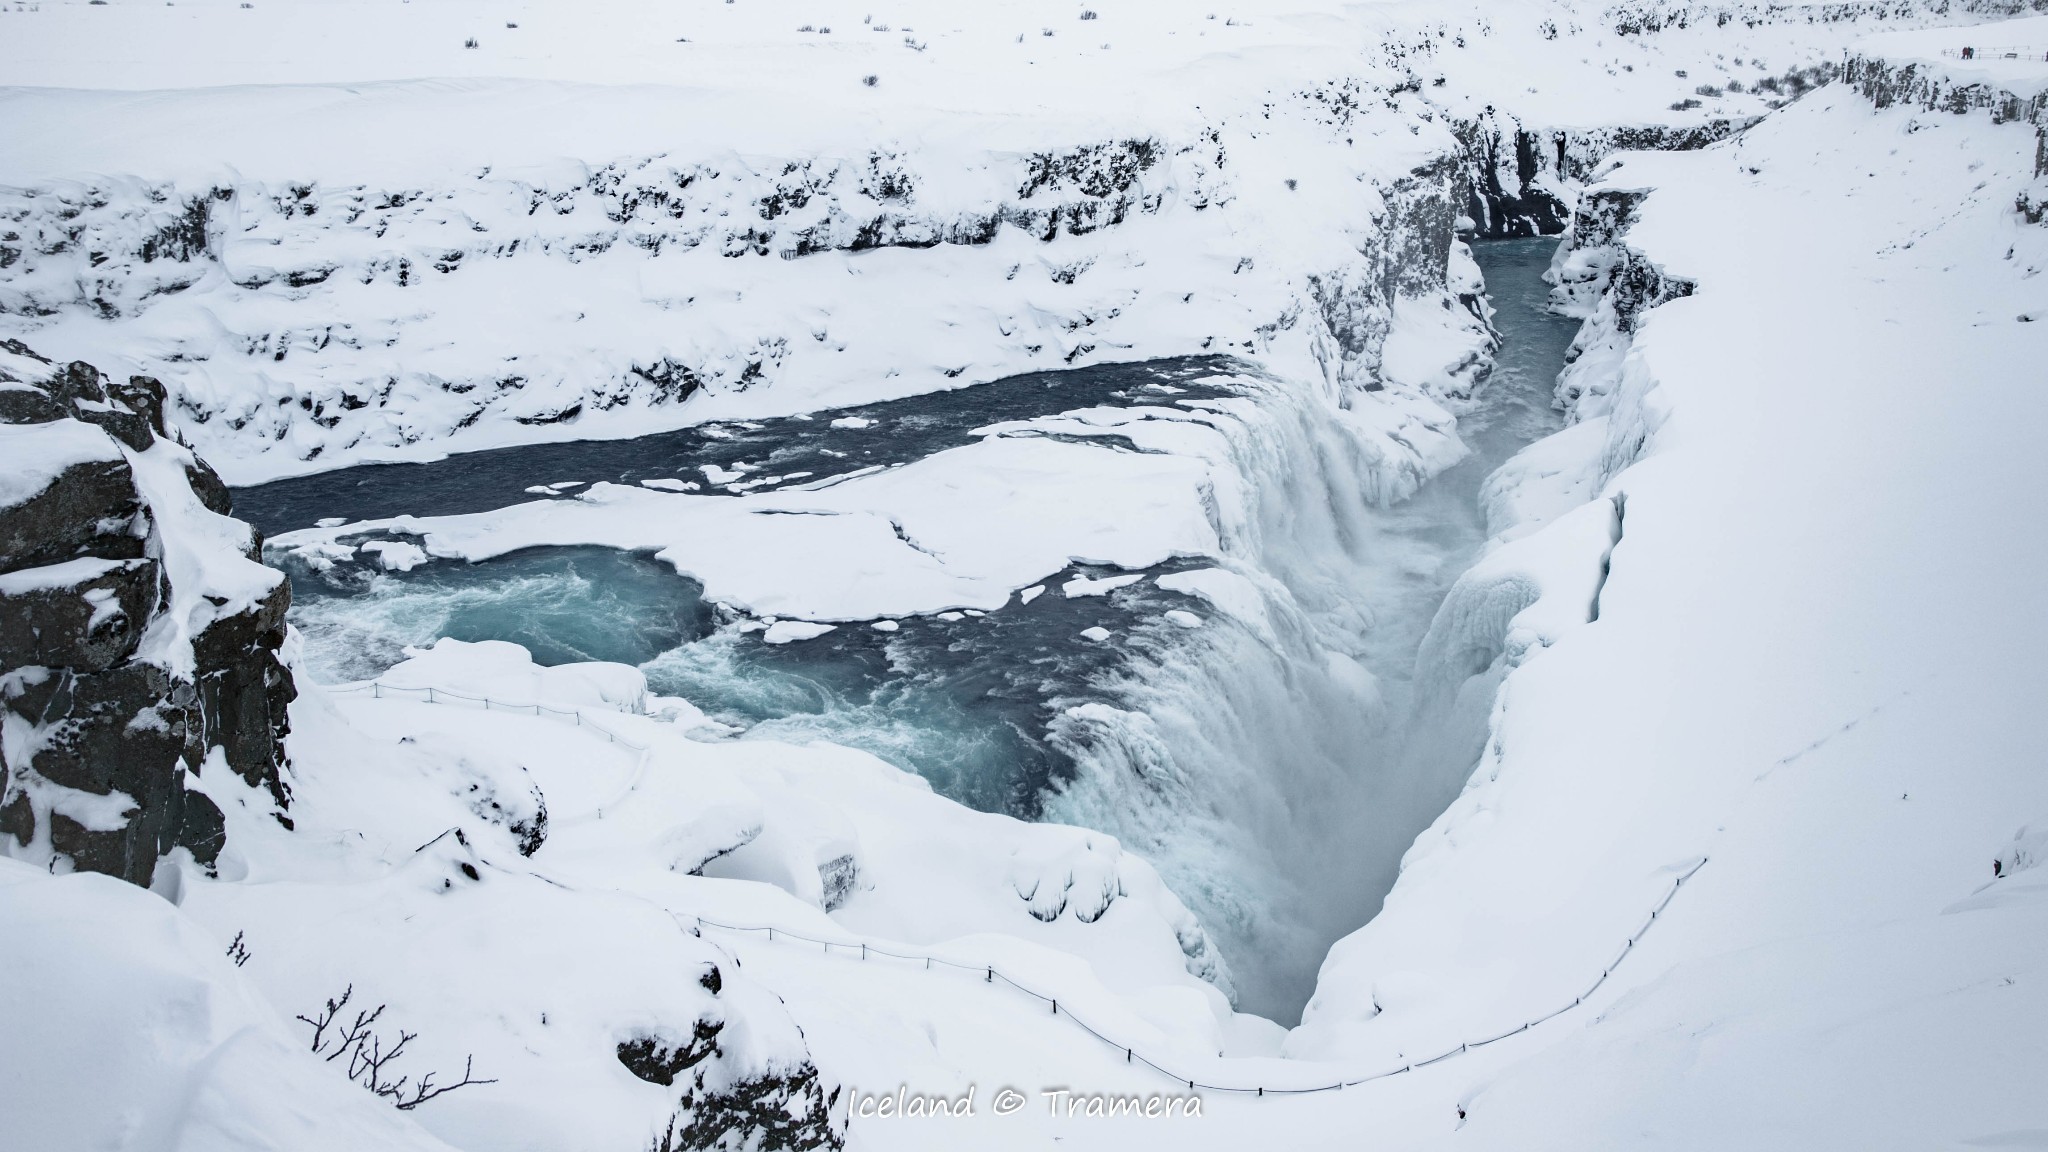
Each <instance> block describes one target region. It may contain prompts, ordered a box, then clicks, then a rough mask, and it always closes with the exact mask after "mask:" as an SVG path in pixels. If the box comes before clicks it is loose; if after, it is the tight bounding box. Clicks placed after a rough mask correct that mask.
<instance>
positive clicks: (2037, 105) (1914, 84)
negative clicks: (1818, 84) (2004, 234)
mask: <svg viewBox="0 0 2048 1152" xmlns="http://www.w3.org/2000/svg"><path fill="white" fill-rule="evenodd" d="M1842 78H1843V79H1844V80H1846V81H1847V82H1848V83H1849V84H1851V85H1853V86H1854V87H1855V88H1856V90H1857V91H1859V92H1861V93H1863V96H1864V98H1865V99H1867V100H1869V101H1870V102H1871V103H1872V104H1875V105H1877V106H1878V107H1879V108H1890V107H1892V106H1893V105H1898V104H1903V105H1908V106H1911V107H1916V108H1922V109H1925V110H1926V111H1929V112H1949V113H1953V114H1955V115H1958V116H1960V115H1962V114H1964V113H1966V112H1971V111H1985V112H1989V113H1990V114H1991V121H1992V123H1994V124H2008V123H2011V122H2013V121H2015V120H2017V121H2020V122H2021V123H2025V124H2031V125H2033V126H2034V175H2035V176H2036V177H2041V176H2048V92H2035V93H2033V94H2031V95H2028V96H2016V95H2014V94H2013V93H2012V92H2010V91H2007V90H2006V89H2003V88H1994V87H1992V86H1991V85H1989V84H1958V83H1957V82H1956V81H1954V80H1952V79H1950V78H1949V77H1947V76H1945V75H1943V74H1942V73H1941V72H1939V71H1938V70H1934V69H1929V68H1923V67H1921V66H1919V65H1917V64H1894V63H1892V62H1890V61H1888V60H1883V59H1879V58H1876V57H1870V56H1856V57H1852V58H1851V59H1850V60H1849V62H1848V63H1847V64H1845V65H1843V68H1842ZM2019 210H2020V211H2021V212H2026V211H2027V209H2026V206H2025V205H2024V204H2022V205H2021V206H2020V209H2019ZM2033 222H2035V223H2039V216H2038V215H2036V216H2034V217H2033Z"/></svg>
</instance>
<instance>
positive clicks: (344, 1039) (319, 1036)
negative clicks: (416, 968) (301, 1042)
mask: <svg viewBox="0 0 2048 1152" xmlns="http://www.w3.org/2000/svg"><path fill="white" fill-rule="evenodd" d="M355 992H356V987H355V985H353V984H351V985H349V986H348V987H347V988H344V989H342V993H341V995H340V996H337V997H330V998H329V999H328V1000H327V1002H326V1004H325V1006H324V1007H323V1008H322V1009H321V1011H320V1012H319V1014H318V1015H316V1016H300V1017H298V1019H300V1020H302V1021H304V1022H305V1023H306V1024H307V1025H309V1026H310V1027H311V1028H312V1029H313V1043H312V1050H313V1054H314V1055H316V1056H324V1057H326V1059H327V1061H328V1063H333V1062H334V1061H336V1060H338V1059H340V1058H341V1057H343V1056H347V1057H348V1078H349V1079H350V1080H353V1081H355V1082H356V1083H358V1084H360V1085H362V1086H363V1087H364V1088H366V1089H368V1090H369V1091H370V1092H373V1093H375V1094H376V1095H378V1096H382V1097H384V1098H385V1099H387V1100H389V1101H391V1103H392V1104H393V1106H395V1107H397V1108H398V1109H399V1110H400V1111H404V1112H410V1111H412V1110H413V1109H414V1108H417V1107H419V1106H420V1105H422V1104H425V1103H426V1102H427V1101H429V1100H432V1099H434V1098H435V1097H437V1096H442V1095H445V1094H447V1093H449V1092H453V1091H455V1090H456V1089H457V1088H468V1087H471V1086H472V1085H477V1084H496V1083H497V1081H496V1080H479V1079H477V1078H476V1075H475V1072H476V1057H475V1056H473V1055H469V1056H464V1057H463V1058H462V1079H461V1080H458V1081H456V1082H455V1083H453V1084H441V1085H436V1084H435V1083H434V1077H435V1075H436V1074H435V1073H433V1072H428V1073H426V1074H424V1075H422V1076H421V1077H420V1078H419V1080H418V1081H416V1082H415V1081H414V1080H413V1079H412V1078H411V1076H409V1075H401V1076H398V1077H396V1078H395V1079H394V1078H393V1077H392V1076H391V1075H390V1074H388V1073H387V1072H386V1068H387V1066H389V1065H391V1064H392V1063H394V1062H396V1061H397V1060H398V1058H399V1057H401V1056H403V1055H405V1046H406V1045H408V1044H410V1043H412V1042H413V1041H414V1040H417V1039H418V1038H419V1034H418V1033H416V1032H407V1031H406V1030H405V1029H403V1028H400V1029H399V1030H398V1042H397V1043H395V1044H389V1045H387V1044H386V1043H385V1041H384V1037H383V1036H381V1035H379V1034H378V1033H377V1031H376V1030H375V1029H374V1028H372V1027H371V1025H373V1024H375V1023H376V1022H377V1020H378V1019H379V1018H380V1017H382V1016H383V1015H384V1009H385V1008H387V1007H389V1005H386V1004H379V1005H377V1006H376V1007H375V1008H358V1009H357V1010H356V1014H355V1019H353V1020H350V1021H348V1022H347V1023H339V1021H341V1020H342V1013H343V1012H344V1011H345V1010H346V1009H347V1008H348V1004H349V1001H350V1000H351V999H353V998H354V997H355ZM329 1029H333V1031H334V1034H333V1035H332V1036H330V1035H329V1034H328V1031H329ZM393 1071H395V1069H393Z"/></svg>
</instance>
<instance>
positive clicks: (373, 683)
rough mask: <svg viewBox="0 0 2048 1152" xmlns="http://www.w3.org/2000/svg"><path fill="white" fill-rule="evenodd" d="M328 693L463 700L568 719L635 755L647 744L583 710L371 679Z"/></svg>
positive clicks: (441, 701)
mask: <svg viewBox="0 0 2048 1152" xmlns="http://www.w3.org/2000/svg"><path fill="white" fill-rule="evenodd" d="M327 691H329V692H334V693H345V692H368V693H369V694H370V695H371V697H372V698H374V699H379V700H381V699H383V698H385V697H387V696H389V697H392V698H394V699H399V700H416V701H420V702H422V703H427V704H453V703H455V702H456V701H462V702H465V703H470V704H482V705H483V706H484V711H486V712H491V711H498V712H517V713H524V714H526V715H531V716H555V717H567V718H568V720H569V721H570V722H571V723H573V724H575V725H577V726H578V727H581V728H588V729H590V730H592V731H594V732H596V733H597V734H598V735H600V736H603V737H604V738H605V739H606V740H609V741H611V742H612V743H614V744H617V745H619V746H620V747H622V748H630V749H632V750H633V751H635V752H645V751H647V745H645V744H635V743H633V742H632V741H631V740H628V739H626V738H625V737H623V736H621V735H619V734H618V733H616V732H613V731H612V730H611V729H609V728H606V727H605V726H604V725H602V724H599V723H596V722H595V721H591V720H586V719H584V718H583V711H582V710H581V709H578V708H553V707H549V706H548V705H546V704H519V703H513V702H508V701H504V700H493V699H491V698H490V697H488V696H465V695H464V694H462V693H460V692H450V691H448V690H447V689H446V688H404V687H400V686H399V685H396V684H386V683H384V682H383V681H381V680H370V681H367V682H365V683H362V684H349V685H346V686H343V687H338V688H329V689H327Z"/></svg>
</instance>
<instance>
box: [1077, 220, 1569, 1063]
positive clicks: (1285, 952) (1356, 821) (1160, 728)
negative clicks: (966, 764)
mask: <svg viewBox="0 0 2048 1152" xmlns="http://www.w3.org/2000/svg"><path fill="white" fill-rule="evenodd" d="M1550 247H1551V244H1550V243H1549V242H1546V241H1540V240H1538V241H1515V242H1502V243H1497V244H1494V245H1488V246H1485V249H1484V250H1483V251H1481V253H1480V258H1481V261H1482V265H1484V266H1487V271H1488V274H1489V279H1490V280H1494V281H1498V286H1497V288H1496V292H1497V293H1498V296H1497V302H1498V303H1499V304H1500V306H1501V309H1502V311H1501V313H1500V315H1499V320H1500V322H1501V325H1500V326H1501V328H1502V329H1503V331H1504V332H1505V333H1506V335H1507V338H1508V340H1509V341H1510V343H1509V345H1508V347H1506V348H1505V349H1503V355H1502V357H1501V361H1500V364H1499V365H1498V367H1497V368H1496V371H1495V372H1494V374H1493V377H1492V378H1491V380H1490V381H1489V383H1488V384H1487V386H1486V387H1485V388H1484V389H1483V390H1482V391H1481V392H1480V394H1479V397H1478V398H1477V400H1476V401H1475V402H1474V403H1473V404H1472V405H1471V406H1470V408H1469V409H1468V410H1467V411H1465V412H1463V413H1461V416H1460V424H1461V428H1460V431H1461V434H1462V435H1463V437H1464V439H1465V440H1466V441H1467V444H1468V447H1469V448H1471V450H1472V451H1471V453H1470V455H1468V457H1467V458H1466V459H1465V460H1463V461H1461V462H1460V463H1458V464H1457V465H1456V466H1454V467H1452V468H1451V469H1448V470H1447V471H1446V472H1444V473H1443V474H1442V475H1440V476H1439V477H1438V478H1436V479H1435V480H1433V481H1431V482H1430V483H1428V484H1426V485H1425V486H1424V487H1423V488H1422V489H1421V490H1420V491H1419V492H1417V493H1416V494H1415V495H1414V496H1412V497H1410V498H1408V499H1407V500H1404V501H1401V502H1399V503H1395V504H1393V505H1391V506H1387V505H1383V504H1382V503H1380V502H1379V501H1377V500H1375V499H1374V497H1375V496H1376V495H1378V494H1380V493H1382V492H1384V491H1386V490H1387V484H1388V480H1389V478H1388V477H1387V476H1386V475H1385V474H1384V471H1383V469H1381V468H1379V467H1377V460H1376V458H1375V456H1374V454H1373V453H1372V452H1371V451H1369V449H1368V447H1367V443H1366V442H1365V441H1363V440H1361V439H1360V438H1359V437H1358V436H1357V435H1356V434H1355V433H1354V431H1353V430H1352V428H1351V427H1350V426H1349V425H1348V424H1347V422H1346V419H1345V414H1344V413H1342V412H1337V411H1333V410H1331V409H1330V408H1328V407H1327V406H1326V403H1325V401H1323V400H1321V399H1320V398H1318V397H1316V396H1314V395H1313V394H1311V393H1310V392H1309V391H1308V390H1306V389H1288V388H1284V387H1273V388H1271V389H1270V390H1269V391H1268V392H1266V393H1264V394H1262V395H1261V396H1260V397H1259V401H1258V403H1257V404H1255V405H1254V404H1246V405H1244V406H1242V407H1238V408H1235V409H1234V411H1235V413H1236V415H1237V416H1238V417H1239V418H1238V419H1237V420H1235V421H1232V422H1230V423H1228V424H1224V425H1220V427H1223V428H1224V430H1225V431H1226V432H1227V433H1228V436H1229V441H1230V446H1231V455H1232V461H1233V463H1234V464H1235V468H1234V469H1233V471H1234V472H1235V473H1236V474H1237V475H1238V476H1241V477H1243V478H1245V480H1246V486H1245V488H1244V489H1243V490H1242V491H1240V492H1237V493H1235V494H1228V495H1227V496H1222V497H1219V508H1218V519H1219V522H1220V526H1221V527H1222V529H1223V531H1222V536H1223V539H1224V541H1225V548H1226V551H1227V552H1228V554H1229V555H1230V557H1231V560H1230V562H1229V566H1230V567H1231V569H1232V570H1233V572H1235V573H1236V574H1237V576H1238V578H1239V579H1240V580H1241V586H1242V588H1243V589H1244V590H1245V591H1246V592H1247V593H1249V594H1251V596H1250V598H1251V600H1252V602H1253V603H1255V604H1256V605H1258V608H1257V609H1256V610H1255V611H1252V612H1243V611H1240V612H1239V613H1238V614H1237V615H1235V616H1232V615H1231V614H1228V613H1218V614H1217V615H1216V616H1215V617H1214V620H1213V623H1214V626H1212V627H1210V628H1207V629H1204V630H1203V631H1202V632H1201V633H1199V634H1197V635H1196V636H1192V637H1172V638H1166V637H1162V638H1161V640H1162V642H1159V643H1153V644H1137V645H1134V646H1133V649H1132V650H1133V653H1134V658H1133V660H1132V661H1131V662H1130V663H1129V664H1127V665H1126V666H1125V667H1123V668H1122V669H1121V670H1120V671H1119V672H1118V673H1117V674H1116V675H1115V676H1114V677H1112V678H1111V679H1110V680H1109V681H1108V682H1106V683H1100V684H1098V685H1096V687H1097V688H1099V689H1100V690H1102V692H1103V693H1104V694H1105V695H1106V696H1107V697H1109V699H1111V700H1113V701H1114V703H1113V704H1106V703H1102V702H1090V703H1085V704H1076V705H1074V706H1071V707H1069V708H1068V709H1067V710H1066V711H1065V712H1064V713H1063V714H1062V715H1061V716H1060V717H1059V719H1058V720H1056V721H1055V724H1054V731H1053V740H1054V743H1055V744H1056V745H1057V746H1058V747H1059V748H1060V749H1061V750H1062V751H1064V752H1066V753H1067V754H1068V755H1070V756H1071V757H1072V758H1073V761H1074V763H1075V765H1076V773H1075V776H1074V778H1073V779H1071V780H1069V781H1066V782H1064V783H1062V784H1061V785H1060V786H1059V787H1058V788H1057V791H1056V795H1055V796H1054V798H1053V799H1052V800H1051V801H1050V802H1049V803H1048V804H1047V806H1046V816H1047V817H1048V818H1050V819H1055V820H1060V821H1064V822H1070V823H1075V824H1082V825H1086V826H1089V827H1094V828H1099V829H1103V830H1105V831H1110V832H1112V833H1114V834H1116V835H1118V836H1119V837H1121V838H1122V839H1123V840H1124V841H1125V843H1126V844H1127V845H1128V846H1129V847H1131V848H1132V849H1134V850H1136V851H1139V852H1141V853H1144V854H1145V855H1147V856H1148V857H1150V858H1151V859H1152V860H1153V862H1154V863H1155V864H1156V865H1157V866H1158V867H1159V869H1160V871H1161V873H1162V875H1164V876H1165V877H1166V878H1167V880H1168V882H1169V884H1171V885H1172V886H1173V887H1174V889H1175V891H1176V892H1177V893H1178V894H1179V895H1180V896H1181V898H1182V899H1183V900H1185V901H1187V903H1188V904H1189V906H1190V907H1191V908H1193V909H1194V911H1195V912H1196V914H1197V915H1198V916H1199V917H1200V918H1201V919H1202V922H1203V924H1204V926H1205V927H1207V928H1208V930H1209V931H1210V932H1211V933H1213V934H1214V935H1215V936H1216V937H1217V939H1218V942H1219V944H1220V946H1221V950H1222V952H1223V955H1224V957H1225V958H1226V959H1227V960H1228V961H1229V963H1230V964H1231V966H1232V972H1233V977H1234V979H1235V982H1236V985H1237V989H1238V994H1239V1008H1240V1009H1241V1010H1243V1011H1247V1012H1255V1013H1258V1014H1261V1015H1266V1016H1269V1017H1271V1018H1274V1019H1277V1020H1280V1021H1282V1022H1286V1023H1291V1022H1292V1021H1293V1020H1295V1019H1296V1018H1298V1015H1299V1012H1300V1009H1301V1006H1302V1005H1303V1004H1304V1003H1305V1002H1306V1000H1307V998H1308V996H1309V994H1310V993H1311V992H1312V991H1313V988H1314V983H1315V976H1316V971H1317V969H1318V967H1319V966H1320V964H1321V961H1322V957H1323V955H1324V953H1325V952H1326V951H1327V949H1328V947H1329V945H1330V944H1331V943H1332V942H1333V941H1335V940H1336V939H1337V938H1338V937H1340V936H1342V935H1344V934H1346V933H1348V932H1350V931H1352V930H1353V929H1356V928H1357V927H1358V926H1359V925H1361V924H1363V923H1364V922H1365V921H1366V920H1367V919H1369V918H1370V917H1371V915H1372V914H1373V913H1374V912H1375V911H1376V910H1377V907H1378V904H1379V901H1380V899H1381V898H1382V897H1383V896H1384V894H1385V893H1386V891H1387V889H1388V888H1390V887H1391V886H1392V883H1393V880H1394V878H1395V875H1396V873H1397V871H1398V867H1399V863H1400V858H1401V856H1402V854H1403V853H1404V852H1405V851H1406V849H1407V847H1408V845H1409V843H1410V842H1411V841H1412V840H1413V839H1414V837H1415V835H1416V834H1417V833H1418V832H1419V831H1421V830H1422V829H1423V828H1424V827H1426V826H1427V825H1428V824H1429V822H1430V821H1431V820H1432V819H1434V817H1435V816H1436V814H1437V813H1438V812H1439V811H1441V810H1442V808H1443V806H1444V805H1445V804H1446V803H1448V802H1449V801H1450V799H1451V798H1452V797H1453V796H1455V795H1456V792H1457V789H1458V787H1459V785H1460V784H1461V783H1462V781H1463V778H1464V776H1465V774H1466V773H1467V772H1468V771H1469V770H1470V767H1471V762H1472V757H1473V756H1475V755H1476V752H1477V748H1476V745H1473V744H1472V742H1473V739H1474V733H1473V732H1472V731H1470V730H1469V729H1470V728H1471V725H1470V724H1469V723H1467V721H1469V719H1470V717H1468V716H1465V715H1464V714H1463V713H1460V712H1458V711H1457V710H1456V709H1455V708H1447V707H1444V706H1441V705H1440V704H1437V703H1431V704H1430V705H1429V706H1428V707H1421V706H1420V705H1422V704H1423V703H1424V702H1421V701H1417V700H1415V699H1413V692H1412V691H1411V681H1412V677H1413V666H1414V660H1415V656H1416V651H1417V648H1418V646H1419V645H1420V643H1421V641H1422V639H1423V636H1424V635H1425V633H1426V632H1427V630H1428V627H1429V624H1430V621H1431V617H1432V616H1433V614H1434V613H1435V612H1436V610H1437V606H1438V604H1439V603H1440V602H1441V601H1442V599H1443V596H1444V593H1445V591H1446V590H1447V589H1448V588H1449V587H1450V585H1451V583H1452V582H1453V581H1454V580H1455V579H1456V577H1457V575H1458V574H1459V572H1461V571H1462V570H1463V569H1464V567H1465V566H1466V565H1467V564H1469V563H1470V562H1471V561H1472V560H1473V559H1474V558H1475V557H1476V555H1477V554H1478V551H1479V549H1480V546H1481V545H1482V543H1483V541H1484V539H1485V536H1486V529H1485V520H1484V515H1483V513H1482V512H1481V510H1480V507H1479V488H1480V484H1481V482H1482V481H1483V480H1484V478H1485V476H1486V475H1487V474H1489V473H1490V472H1491V471H1492V470H1493V469H1494V468H1495V467H1497V466H1498V465H1499V464H1500V463H1502V462H1503V461H1504V460H1505V459H1506V458H1507V457H1508V456H1509V455H1511V454H1512V453H1513V452H1514V451H1516V450H1518V449H1519V448H1520V447H1522V446H1523V445H1525V444H1527V443H1529V442H1530V441H1532V440H1534V439H1536V438H1537V437H1539V436H1541V435H1544V434H1545V433H1547V432H1549V431H1551V430H1553V429H1554V428H1555V427H1556V426H1557V423H1558V421H1557V417H1556V416H1555V415H1554V414H1553V413H1552V412H1551V410H1550V403H1549V400H1550V397H1549V391H1550V386H1551V383H1552V381H1553V379H1554V375H1555V372H1556V370H1557V368H1558V366H1559V365H1560V364H1561V363H1562V356H1563V351H1564V347H1565V343H1566V342H1567V341H1568V340H1569V338H1570V328H1571V325H1570V323H1569V322H1568V321H1562V320H1559V319H1556V318H1553V317H1549V316H1548V315H1547V314H1545V313H1544V311H1543V309H1542V300H1543V285H1542V283H1541V280H1540V275H1541V272H1542V269H1543V267H1544V263H1545V261H1546V259H1547V256H1548V252H1549V248H1550ZM1169 639H1170V640H1171V642H1167V641H1168V640H1169ZM1483 718H1484V717H1483V713H1482V714H1481V717H1480V719H1481V720H1482V721H1483ZM1480 735H1483V727H1482V728H1481V729H1480ZM1468 753H1469V754H1468Z"/></svg>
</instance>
